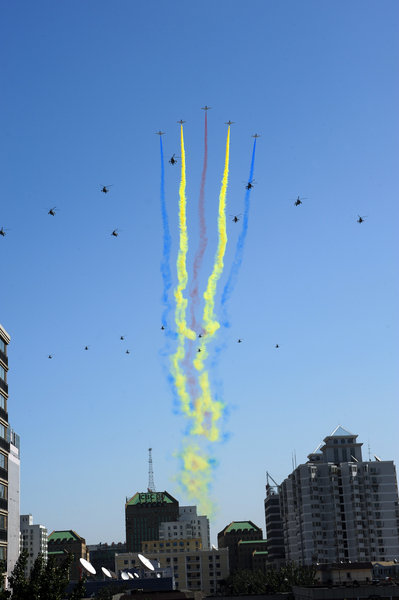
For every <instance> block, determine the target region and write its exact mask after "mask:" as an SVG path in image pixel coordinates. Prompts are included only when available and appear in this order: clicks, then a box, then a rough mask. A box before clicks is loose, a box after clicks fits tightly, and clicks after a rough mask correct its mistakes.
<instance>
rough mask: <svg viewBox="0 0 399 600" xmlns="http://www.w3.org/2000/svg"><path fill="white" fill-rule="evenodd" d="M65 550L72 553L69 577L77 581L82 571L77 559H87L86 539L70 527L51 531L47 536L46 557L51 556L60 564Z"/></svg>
mask: <svg viewBox="0 0 399 600" xmlns="http://www.w3.org/2000/svg"><path fill="white" fill-rule="evenodd" d="M67 552H69V553H70V554H73V563H72V566H71V570H70V576H69V579H70V581H78V580H79V579H80V574H81V571H82V569H81V566H80V562H79V559H80V558H85V559H86V560H88V559H89V552H88V550H87V548H86V540H85V539H84V538H82V537H81V536H80V535H78V534H77V533H76V531H73V530H72V529H67V530H64V531H53V532H51V533H50V535H49V536H48V557H49V558H50V557H53V558H54V559H55V561H56V563H57V564H61V563H62V562H63V561H64V559H65V556H66V553H67Z"/></svg>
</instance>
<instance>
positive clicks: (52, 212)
mask: <svg viewBox="0 0 399 600" xmlns="http://www.w3.org/2000/svg"><path fill="white" fill-rule="evenodd" d="M210 109H211V107H210V106H207V105H205V106H203V107H201V110H204V111H208V110H210ZM177 123H178V124H180V125H183V124H184V123H185V121H184V120H182V119H180V120H179V121H177ZM225 124H226V125H228V126H229V127H230V126H231V125H233V124H234V121H231V120H229V121H226V123H225ZM155 134H156V135H159V136H162V135H165V132H164V131H161V130H159V131H156V132H155ZM252 137H254V138H259V137H260V135H259V134H258V133H255V134H254V135H253V136H252ZM179 158H180V157H179V156H177V155H176V154H175V153H174V154H172V156H171V157H170V159H169V161H168V162H169V164H170V165H171V166H174V165H176V164H177V163H178V160H179ZM244 183H245V189H246V190H247V191H249V190H251V189H253V187H254V186H255V184H256V181H255V180H254V179H251V180H248V181H245V182H244ZM111 187H113V184H107V185H104V184H102V185H101V186H100V192H101V193H103V194H108V193H110V191H111V190H110V188H111ZM307 199H308V198H307V197H304V196H300V195H298V196H297V197H296V198H295V200H294V201H293V204H294V206H295V207H298V206H300V205H302V204H303V201H304V200H307ZM58 210H59V209H58V208H57V206H53V207H50V208H49V209H48V211H47V214H48V215H49V216H52V217H55V216H56V214H57V212H58ZM241 216H242V213H239V214H232V215H230V217H232V219H231V220H232V222H233V223H238V221H240V220H241V219H240V217H241ZM357 217H358V218H357V219H356V221H357V223H359V224H362V223H364V221H365V220H366V218H367V215H363V216H361V215H357ZM8 231H9V229H8V228H5V227H4V226H2V227H0V236H1V237H5V236H6V235H7V233H8ZM110 236H111V237H113V238H117V237H118V236H119V230H118V229H117V228H115V229H113V230H112V232H111V233H110ZM161 330H165V327H164V325H162V326H161ZM203 335H204V334H203V333H199V334H198V338H202V337H203ZM120 340H121V341H124V340H125V336H124V335H121V336H120ZM242 342H243V339H242V338H238V339H237V343H238V344H241V343H242ZM89 347H90V346H89V345H86V346H84V350H85V351H88V350H89ZM274 347H275V349H279V348H280V346H279V344H275V346H274ZM197 352H201V348H198V349H197ZM125 353H126V354H130V350H129V349H126V350H125ZM54 356H55V354H49V355H48V359H53V358H54Z"/></svg>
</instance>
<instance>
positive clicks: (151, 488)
mask: <svg viewBox="0 0 399 600" xmlns="http://www.w3.org/2000/svg"><path fill="white" fill-rule="evenodd" d="M151 452H152V448H148V488H147V490H148V491H149V492H155V483H154V471H153V470H152V454H151Z"/></svg>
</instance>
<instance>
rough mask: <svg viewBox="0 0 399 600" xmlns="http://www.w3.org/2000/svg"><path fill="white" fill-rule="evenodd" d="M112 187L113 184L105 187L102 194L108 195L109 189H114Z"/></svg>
mask: <svg viewBox="0 0 399 600" xmlns="http://www.w3.org/2000/svg"><path fill="white" fill-rule="evenodd" d="M112 185H113V184H111V185H103V186H102V188H101V191H102V193H103V194H108V192H109V188H110V187H112Z"/></svg>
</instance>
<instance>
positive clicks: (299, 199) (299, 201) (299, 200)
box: [294, 196, 307, 206]
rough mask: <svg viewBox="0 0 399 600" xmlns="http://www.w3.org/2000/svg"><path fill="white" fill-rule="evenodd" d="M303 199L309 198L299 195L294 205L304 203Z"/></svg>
mask: <svg viewBox="0 0 399 600" xmlns="http://www.w3.org/2000/svg"><path fill="white" fill-rule="evenodd" d="M302 200H307V198H301V197H300V196H297V198H296V200H295V202H294V206H299V205H300V204H302Z"/></svg>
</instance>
